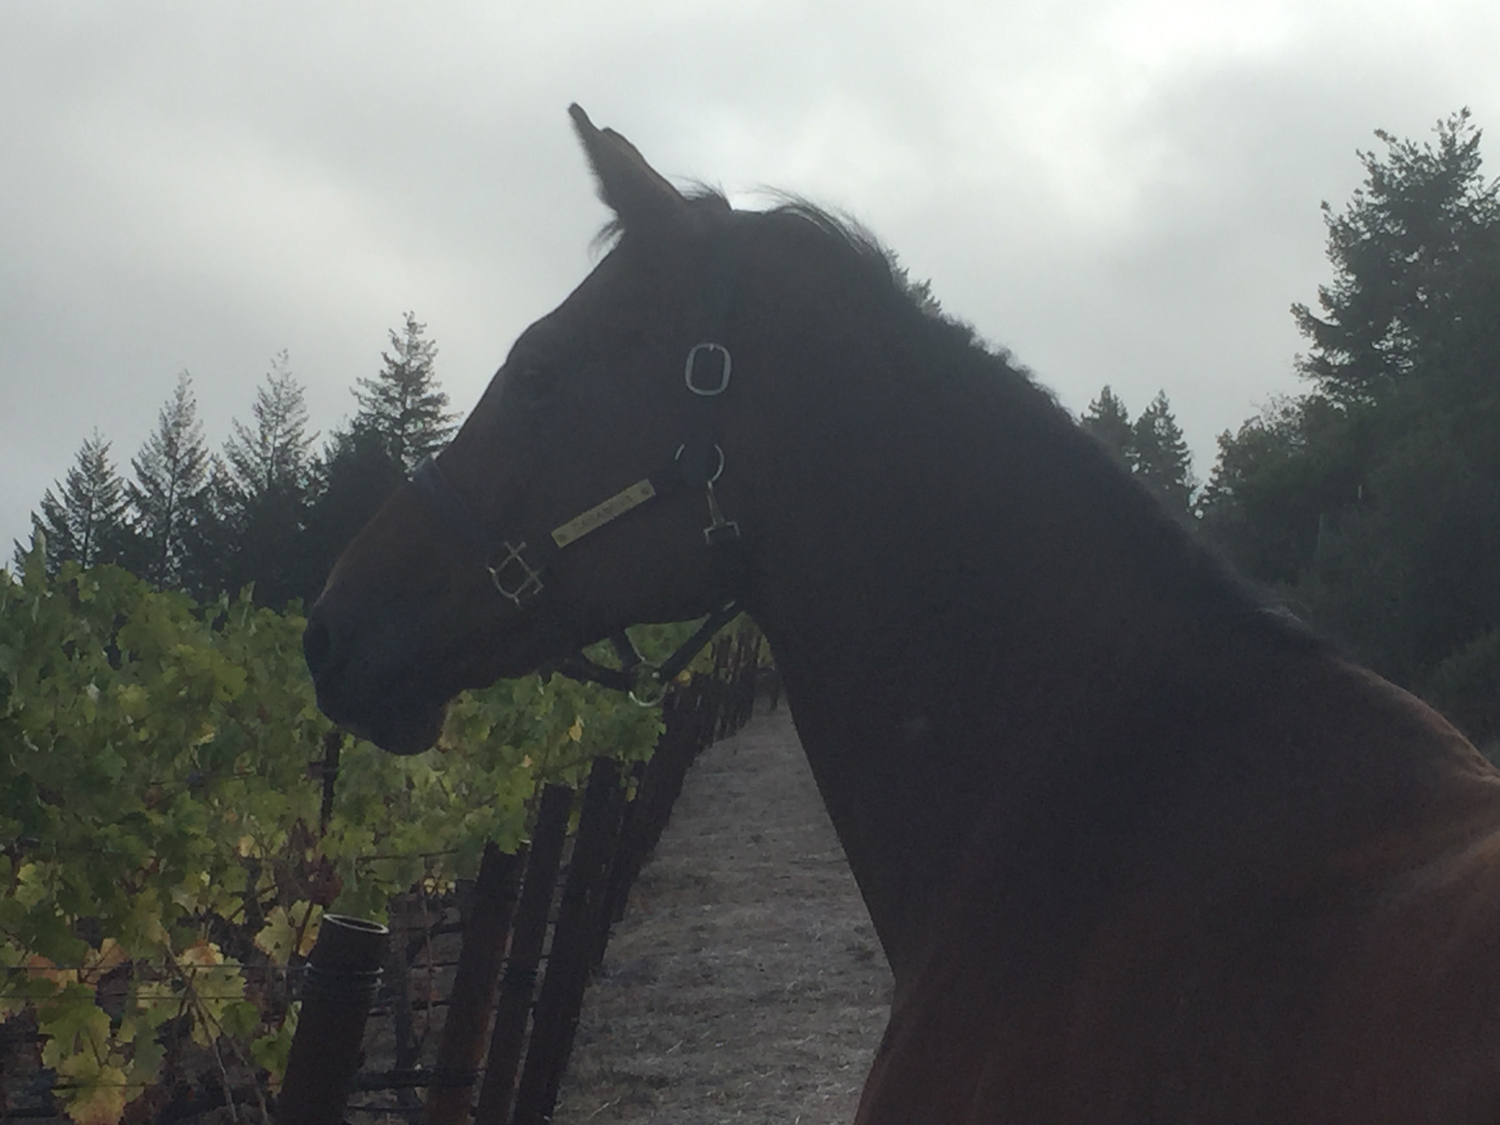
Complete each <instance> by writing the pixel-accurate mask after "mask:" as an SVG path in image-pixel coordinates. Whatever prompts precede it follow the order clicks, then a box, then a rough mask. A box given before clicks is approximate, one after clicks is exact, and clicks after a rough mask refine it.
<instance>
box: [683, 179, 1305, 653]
mask: <svg viewBox="0 0 1500 1125" xmlns="http://www.w3.org/2000/svg"><path fill="white" fill-rule="evenodd" d="M708 197H712V198H713V199H714V200H715V203H716V204H717V206H718V207H720V208H723V207H725V206H727V201H726V200H725V199H724V197H723V196H722V195H720V194H718V193H717V192H711V191H706V190H705V191H703V192H702V193H700V194H698V195H695V197H694V198H695V199H702V198H708ZM754 214H756V215H757V216H758V217H759V218H760V221H767V220H770V221H782V222H786V221H796V222H798V223H799V224H801V225H802V227H803V228H804V230H806V231H807V232H808V233H809V234H810V236H811V237H812V239H813V240H814V241H815V242H817V243H818V244H820V245H821V247H822V248H823V250H824V252H826V253H830V254H831V255H833V257H834V258H835V259H837V260H838V261H839V262H840V263H841V264H842V268H843V270H844V271H845V275H846V276H847V277H848V279H849V281H850V282H851V284H852V285H855V286H858V288H859V290H860V291H861V292H863V293H865V294H867V295H868V296H869V298H870V299H872V300H875V301H878V302H879V306H878V307H879V311H880V314H881V318H882V321H883V322H884V323H885V324H886V325H888V326H889V331H890V332H891V333H892V334H893V335H895V334H899V335H900V336H901V338H902V342H903V346H905V347H906V348H907V349H908V350H909V351H910V353H911V354H912V355H913V357H914V359H917V360H918V361H919V362H920V363H921V366H922V367H923V368H924V369H926V370H930V371H933V372H944V373H947V375H948V376H949V377H957V378H959V379H962V380H964V381H965V382H971V383H974V384H977V385H978V386H979V387H983V388H985V389H986V390H987V391H988V393H990V394H996V395H998V396H999V397H1000V398H1001V400H1002V401H1003V402H1004V404H1005V408H1006V410H1007V412H1008V413H1009V412H1014V413H1015V414H1016V415H1017V416H1020V415H1022V414H1024V416H1025V419H1026V425H1027V426H1028V427H1035V428H1036V429H1037V430H1039V431H1040V432H1041V434H1042V436H1043V438H1044V440H1045V441H1046V442H1047V444H1048V445H1049V447H1050V448H1052V449H1053V450H1055V451H1056V453H1057V456H1055V457H1053V458H1051V459H1050V460H1049V465H1050V467H1051V468H1052V470H1053V471H1055V472H1057V473H1060V474H1068V475H1069V476H1071V477H1072V478H1073V480H1074V482H1076V483H1077V485H1078V486H1079V487H1080V488H1084V489H1087V490H1089V491H1091V492H1093V493H1094V494H1096V495H1098V496H1099V497H1100V499H1101V503H1100V504H1099V505H1098V510H1100V511H1103V512H1107V513H1109V514H1110V515H1111V516H1112V517H1113V518H1115V519H1117V520H1119V521H1120V523H1121V524H1122V526H1123V527H1124V529H1125V532H1126V538H1127V539H1128V540H1129V541H1130V542H1131V543H1132V544H1134V545H1136V546H1137V547H1138V548H1139V549H1140V550H1141V551H1142V552H1143V553H1145V554H1146V555H1147V557H1149V558H1150V559H1151V560H1152V563H1153V569H1154V570H1155V571H1156V573H1157V575H1158V579H1159V581H1160V583H1161V584H1162V586H1163V587H1165V588H1169V589H1174V590H1178V591H1181V592H1183V593H1185V594H1186V596H1187V597H1189V598H1190V599H1192V601H1193V603H1195V605H1196V608H1198V609H1199V610H1201V611H1202V612H1203V613H1204V614H1205V615H1207V616H1209V617H1212V618H1215V619H1219V620H1221V621H1222V620H1226V619H1227V620H1231V621H1235V622H1237V623H1238V624H1239V625H1240V626H1242V627H1243V628H1245V629H1248V630H1250V631H1251V632H1253V633H1258V634H1261V635H1264V636H1266V637H1267V638H1268V639H1272V640H1276V641H1281V642H1283V643H1285V642H1290V643H1291V644H1292V645H1293V646H1294V647H1296V648H1307V647H1314V648H1331V647H1332V646H1331V644H1330V642H1328V641H1327V639H1326V638H1323V637H1321V636H1319V635H1317V634H1315V633H1314V632H1313V631H1312V630H1311V629H1310V628H1309V627H1308V626H1307V625H1306V624H1304V623H1303V622H1302V621H1300V620H1299V619H1298V618H1297V617H1296V616H1295V615H1294V614H1292V613H1291V612H1290V611H1289V610H1288V609H1287V608H1286V607H1285V606H1284V605H1282V604H1280V603H1278V602H1277V601H1275V600H1274V599H1273V598H1272V597H1271V596H1270V595H1269V594H1268V593H1267V592H1266V591H1264V590H1262V589H1260V588H1259V587H1258V586H1255V585H1253V584H1251V583H1250V582H1248V581H1246V580H1245V579H1243V578H1242V577H1241V576H1240V575H1238V574H1237V573H1236V572H1235V571H1234V569H1233V568H1232V567H1231V566H1230V565H1229V564H1228V563H1227V561H1226V560H1225V559H1224V558H1223V557H1222V556H1221V555H1220V554H1219V553H1218V552H1217V551H1216V550H1214V549H1212V548H1210V547H1209V546H1208V545H1206V544H1204V543H1202V542H1201V541H1200V540H1199V539H1198V537H1197V535H1196V534H1195V533H1194V532H1193V530H1192V529H1191V528H1190V527H1189V526H1188V525H1187V523H1186V522H1185V520H1184V519H1183V518H1181V517H1178V516H1175V515H1174V514H1173V513H1172V512H1170V511H1169V510H1168V509H1167V508H1166V506H1165V505H1163V504H1162V502H1161V501H1160V500H1159V499H1157V497H1156V496H1154V495H1153V494H1152V493H1151V492H1150V491H1149V490H1148V489H1147V488H1146V487H1145V485H1144V484H1143V483H1142V482H1141V481H1140V480H1139V479H1138V478H1136V477H1135V476H1134V475H1133V474H1132V473H1131V472H1130V471H1129V470H1128V469H1127V468H1126V467H1125V466H1124V465H1122V464H1121V463H1120V461H1119V458H1118V457H1117V456H1116V454H1114V453H1113V452H1112V451H1111V450H1109V449H1108V448H1106V447H1105V446H1104V445H1103V443H1101V442H1100V441H1099V440H1098V439H1097V438H1095V437H1094V436H1093V435H1092V434H1090V433H1089V432H1088V431H1086V430H1084V429H1083V427H1082V426H1080V425H1079V424H1078V421H1077V419H1075V418H1074V417H1073V416H1072V414H1071V413H1069V412H1068V410H1067V409H1066V408H1065V407H1064V406H1063V405H1062V404H1061V403H1060V402H1058V400H1057V398H1056V396H1055V395H1054V394H1053V393H1052V392H1051V391H1050V390H1048V389H1047V388H1046V387H1043V386H1042V385H1041V384H1039V383H1038V382H1037V381H1036V379H1035V377H1034V376H1033V374H1032V372H1031V371H1030V370H1029V369H1028V368H1026V367H1024V366H1023V365H1021V364H1020V363H1018V362H1017V361H1016V360H1015V359H1014V358H1013V356H1012V354H1011V352H1010V351H1009V349H1007V348H1004V347H1002V346H998V345H995V344H993V343H991V342H989V341H987V340H985V339H984V338H983V337H982V336H981V335H980V334H979V333H978V331H976V330H975V328H974V327H973V325H971V324H969V323H968V322H966V321H964V320H961V319H958V318H956V317H953V316H951V315H950V314H948V313H947V312H946V311H944V310H943V308H942V306H941V305H940V304H939V302H938V301H937V299H936V298H935V297H934V296H933V295H932V293H931V291H930V289H929V288H928V286H927V285H926V284H925V283H913V282H912V281H911V278H910V275H909V274H908V273H907V271H906V269H905V268H904V267H902V266H901V265H900V261H899V259H898V258H897V256H896V255H895V254H894V253H893V252H892V251H891V250H889V249H888V248H887V247H886V246H885V245H884V244H883V243H881V242H880V241H879V240H878V239H877V238H876V237H875V236H874V235H873V234H871V233H870V231H869V230H868V229H867V228H865V227H864V226H863V225H861V224H860V223H859V222H857V221H856V220H854V219H851V218H849V217H847V216H841V215H836V214H834V213H832V212H830V211H828V210H826V209H824V208H822V207H819V206H817V205H815V204H813V203H811V202H809V201H808V200H806V199H803V198H801V197H798V196H791V195H786V196H782V197H780V202H779V203H778V204H777V205H776V206H775V207H773V208H772V209H770V210H768V211H764V212H758V213H754Z"/></svg>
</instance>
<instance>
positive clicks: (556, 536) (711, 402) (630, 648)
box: [412, 227, 740, 704]
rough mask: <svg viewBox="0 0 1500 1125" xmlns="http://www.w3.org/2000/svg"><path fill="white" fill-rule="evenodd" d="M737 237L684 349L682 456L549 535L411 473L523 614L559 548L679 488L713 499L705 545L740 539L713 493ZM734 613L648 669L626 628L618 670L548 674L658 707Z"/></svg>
mask: <svg viewBox="0 0 1500 1125" xmlns="http://www.w3.org/2000/svg"><path fill="white" fill-rule="evenodd" d="M735 234H737V231H736V229H735V228H734V227H731V228H730V236H731V243H730V247H729V249H730V252H729V253H727V254H725V255H724V256H723V257H722V258H721V259H720V263H721V264H720V267H719V268H718V269H717V270H716V271H715V274H714V276H713V277H712V278H711V279H710V284H709V286H708V287H707V288H706V291H705V298H706V300H705V305H706V307H707V309H708V310H709V316H708V317H707V318H705V319H706V321H707V324H708V326H709V331H708V332H706V333H705V334H704V337H705V338H703V339H700V341H699V342H698V343H695V344H693V345H692V347H690V348H689V349H688V351H687V358H686V361H685V362H684V364H683V375H682V379H683V384H684V385H685V386H686V388H687V390H688V391H689V392H690V393H691V394H692V395H693V396H694V401H695V402H697V403H699V404H700V405H699V407H698V408H697V409H696V410H695V411H694V413H693V416H692V421H691V423H690V425H689V427H688V433H687V434H686V436H685V437H684V438H683V440H682V442H681V443H680V444H679V445H678V446H677V449H676V452H675V453H673V455H672V457H671V459H670V460H669V461H667V462H666V463H664V464H663V465H662V466H661V467H660V468H658V469H657V471H656V472H654V473H652V474H651V475H650V476H647V477H643V478H641V479H640V480H638V481H636V482H635V483H634V484H632V485H630V486H629V487H628V488H625V489H622V490H621V491H619V492H617V493H615V494H614V495H613V496H610V497H608V498H607V499H605V500H602V501H600V502H599V503H598V504H595V505H594V506H593V507H592V508H589V509H587V510H585V511H583V512H580V513H578V514H577V515H575V516H573V517H572V518H571V519H568V520H565V521H563V522H562V523H560V524H558V525H557V526H556V527H553V528H551V529H550V530H546V531H543V530H541V529H526V530H520V529H509V528H507V529H503V530H498V531H497V530H494V529H492V528H489V527H487V526H486V525H485V524H484V522H483V521H481V520H480V519H479V518H477V517H476V516H475V515H474V513H473V511H472V510H471V509H470V508H469V506H468V504H467V503H465V502H464V500H463V498H462V497H461V496H459V495H458V493H457V492H455V491H454V489H453V486H452V485H451V484H449V482H448V479H447V478H446V477H445V476H444V475H443V472H442V470H441V469H440V468H439V467H438V463H437V460H436V458H435V457H432V456H429V457H427V458H425V459H424V460H423V461H422V463H421V464H420V465H418V466H417V468H416V471H415V472H414V473H413V474H412V483H413V484H414V485H416V487H417V489H418V490H419V491H420V492H421V493H422V495H423V496H425V497H426V498H427V500H428V502H429V503H430V504H431V505H432V507H433V509H434V510H435V511H436V512H437V514H438V515H439V516H441V517H442V519H443V521H444V523H446V524H447V525H448V527H449V528H450V529H451V530H452V531H454V532H455V533H456V534H457V535H458V536H459V537H460V538H461V539H462V540H463V541H464V542H465V543H467V544H468V545H469V547H470V548H471V549H472V550H473V551H474V553H475V554H477V555H478V556H479V559H480V561H481V563H482V565H483V566H484V568H485V570H487V571H488V572H489V575H490V581H491V582H492V584H493V585H494V587H495V589H496V590H497V591H498V592H499V593H500V595H501V596H502V597H504V598H506V599H508V600H509V601H510V602H511V603H513V604H514V605H515V607H516V608H517V609H518V610H520V611H522V612H526V611H527V610H529V609H531V608H533V607H534V606H535V605H536V604H537V602H538V599H539V598H540V596H541V595H542V594H543V592H544V591H545V590H546V589H547V583H546V578H547V570H548V567H549V566H550V565H551V563H552V561H553V559H554V558H556V556H557V555H558V553H559V552H561V551H562V550H563V549H565V548H566V547H569V546H571V545H572V544H574V543H576V542H578V541H579V540H580V539H582V538H584V537H585V536H587V535H592V534H593V533H594V532H596V531H598V530H599V529H600V528H603V527H605V526H607V525H608V524H610V523H612V522H613V521H615V520H616V519H619V518H620V517H621V516H623V515H625V513H627V512H630V511H634V510H635V509H636V508H639V507H640V506H642V505H643V504H647V503H649V502H651V501H653V500H657V499H660V498H662V497H666V496H670V495H672V494H673V493H675V492H677V491H679V490H681V489H683V488H689V489H696V488H701V489H703V491H704V495H705V497H706V498H707V501H708V515H709V523H708V526H707V527H705V528H704V529H703V541H704V545H705V546H707V547H709V548H713V549H722V548H727V547H729V546H731V545H733V544H736V543H738V542H739V539H740V525H739V523H738V522H737V521H735V520H731V519H726V518H725V516H724V513H723V511H722V510H721V509H720V507H719V501H718V496H717V495H716V493H715V492H714V484H715V482H717V481H718V479H719V477H720V476H722V475H723V473H724V465H725V458H724V449H723V447H722V446H721V445H720V444H719V442H718V440H717V435H718V424H717V423H718V412H717V403H718V400H719V398H720V396H721V395H723V394H724V392H725V391H727V390H728V389H729V383H730V376H731V374H732V371H733V368H734V362H733V359H732V357H731V355H730V352H729V348H728V347H727V346H726V345H725V344H723V343H721V342H720V341H722V340H723V339H724V338H725V337H724V323H725V321H726V320H727V319H728V315H729V306H730V302H731V300H732V298H733V293H734V287H735V283H736V280H737V277H738V270H739V258H740V255H739V254H738V253H737V252H735V251H737V249H738V243H739V239H738V238H737V237H734V236H735ZM738 613H739V604H738V602H737V601H734V600H731V601H728V602H726V603H725V604H724V605H722V606H721V607H719V608H718V609H716V610H715V611H714V612H713V613H711V614H709V615H708V617H707V618H706V619H705V620H704V622H703V623H702V625H700V626H699V628H698V630H697V631H696V632H695V633H694V634H693V635H692V637H690V638H689V639H688V640H687V641H686V642H684V643H683V644H682V645H681V646H680V647H679V648H678V649H677V650H676V651H675V652H673V653H672V655H671V656H669V657H668V658H667V659H666V660H664V661H663V662H662V663H661V665H660V666H659V667H651V666H650V665H649V664H648V663H647V662H646V661H645V660H644V659H643V658H642V657H641V655H640V653H639V652H638V651H637V650H636V648H635V645H634V644H633V643H632V642H631V640H630V638H629V636H628V635H627V634H626V633H625V631H624V630H621V631H620V632H619V633H617V634H616V635H615V636H613V637H611V638H610V641H611V643H612V645H613V646H614V649H615V652H616V654H617V655H618V656H619V658H620V662H621V665H622V667H620V668H608V667H605V666H604V665H602V664H598V663H596V662H594V661H592V660H590V659H588V658H587V657H586V656H584V655H583V654H582V653H581V652H579V653H576V654H574V655H573V656H570V657H567V658H565V659H563V660H561V661H558V662H556V663H555V664H554V665H553V666H552V667H553V669H554V670H556V671H559V672H562V673H563V674H564V675H566V676H570V677H572V678H573V679H577V680H584V681H589V682H593V683H598V684H602V685H603V686H605V687H610V688H615V689H618V690H622V691H629V692H630V693H631V695H632V697H633V698H635V699H636V701H637V702H639V703H643V704H649V703H655V702H657V701H658V700H659V699H660V698H661V694H662V693H663V692H664V691H665V687H666V685H667V684H668V683H670V682H671V681H672V680H673V679H675V678H676V677H677V675H678V674H679V673H680V672H681V671H682V670H683V669H684V668H686V667H687V665H688V663H689V662H690V661H691V660H692V659H693V657H694V656H696V655H697V653H698V652H699V651H700V650H701V649H702V648H703V646H704V645H705V644H706V643H707V642H708V640H709V639H710V638H711V637H712V636H713V634H714V633H716V632H718V630H719V629H720V628H722V627H723V626H724V625H725V624H726V623H727V622H729V621H730V620H731V619H733V618H734V616H735V615H736V614H738Z"/></svg>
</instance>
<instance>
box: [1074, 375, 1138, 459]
mask: <svg viewBox="0 0 1500 1125" xmlns="http://www.w3.org/2000/svg"><path fill="white" fill-rule="evenodd" d="M1079 425H1081V426H1082V427H1083V428H1084V429H1085V430H1087V431H1088V432H1089V433H1091V434H1093V435H1094V436H1095V437H1096V438H1098V439H1099V441H1100V442H1102V443H1103V444H1104V447H1105V448H1106V449H1109V450H1110V451H1112V452H1113V453H1114V454H1115V456H1117V457H1119V458H1120V460H1121V461H1123V462H1125V463H1126V464H1127V465H1128V464H1131V451H1132V448H1133V444H1132V443H1133V442H1134V440H1135V433H1134V431H1133V430H1132V429H1131V426H1130V412H1129V411H1128V410H1126V409H1125V403H1124V402H1122V401H1121V400H1120V398H1119V396H1118V395H1116V394H1115V393H1114V391H1112V390H1110V389H1109V384H1108V383H1106V384H1105V385H1104V387H1103V389H1101V390H1100V391H1099V397H1098V398H1096V399H1095V400H1094V401H1093V402H1091V403H1089V405H1088V409H1087V410H1085V411H1084V412H1083V417H1082V418H1080V419H1079Z"/></svg>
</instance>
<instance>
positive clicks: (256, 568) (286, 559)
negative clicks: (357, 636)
mask: <svg viewBox="0 0 1500 1125" xmlns="http://www.w3.org/2000/svg"><path fill="white" fill-rule="evenodd" d="M250 409H251V415H252V417H253V418H254V421H255V425H254V427H253V428H252V427H249V426H246V425H245V424H244V423H243V422H240V421H239V420H238V419H236V420H235V422H234V427H233V430H234V432H233V434H232V435H231V437H230V438H229V440H228V441H227V442H225V443H224V458H223V461H222V462H221V468H220V470H219V471H217V472H215V473H213V474H212V485H211V488H210V490H209V491H210V495H212V496H213V498H214V502H215V505H214V506H215V508H216V509H217V511H218V513H219V519H220V521H221V523H222V525H223V535H222V540H223V541H222V542H221V543H220V544H219V545H218V546H217V548H216V550H214V551H212V552H210V553H209V557H213V558H216V559H217V560H218V562H219V568H218V570H217V573H214V574H212V575H206V576H205V577H208V578H210V580H211V581H210V583H209V584H210V585H212V586H215V587H218V588H221V589H228V590H230V591H235V590H238V589H240V588H242V587H244V586H246V585H250V584H253V585H254V587H255V596H256V600H257V601H259V602H261V603H262V604H265V605H271V606H274V607H278V608H279V607H280V606H282V605H284V604H286V602H287V601H288V600H290V599H291V598H294V597H298V596H304V595H305V594H306V593H307V591H306V586H307V585H308V583H307V581H306V576H305V574H304V571H305V569H306V562H307V555H308V544H307V542H306V538H307V526H308V521H309V514H310V505H311V501H312V483H313V479H312V478H313V470H314V464H313V456H312V452H311V447H312V443H313V440H314V437H315V435H309V434H308V433H307V406H306V402H305V399H304V396H303V391H302V386H301V384H299V383H298V382H297V380H296V378H295V377H294V376H293V375H292V373H291V367H290V362H289V360H288V357H287V353H286V352H285V351H283V352H280V353H279V354H278V355H276V356H275V357H274V358H273V359H272V361H271V370H270V372H268V373H267V375H266V379H265V383H264V385H263V386H261V387H260V388H259V389H258V390H257V391H256V395H255V401H254V403H253V404H252V405H251V408H250Z"/></svg>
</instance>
